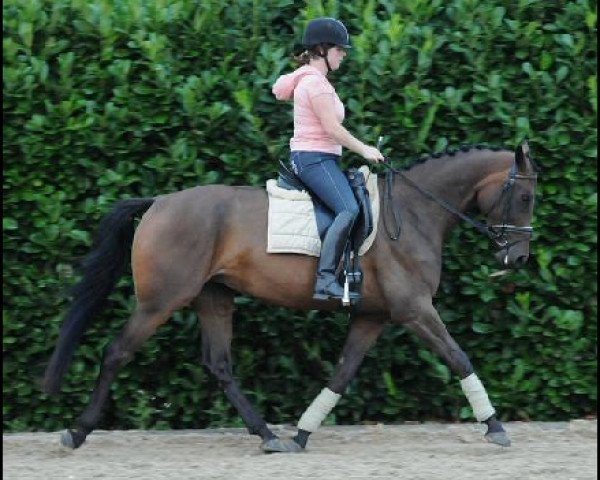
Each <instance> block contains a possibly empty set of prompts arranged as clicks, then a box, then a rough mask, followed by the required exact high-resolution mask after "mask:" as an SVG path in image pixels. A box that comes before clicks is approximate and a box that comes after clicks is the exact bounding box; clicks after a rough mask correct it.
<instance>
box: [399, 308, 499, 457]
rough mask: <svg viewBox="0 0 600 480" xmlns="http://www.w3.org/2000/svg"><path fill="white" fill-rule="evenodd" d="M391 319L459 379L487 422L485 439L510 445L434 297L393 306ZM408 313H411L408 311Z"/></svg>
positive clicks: (476, 412)
mask: <svg viewBox="0 0 600 480" xmlns="http://www.w3.org/2000/svg"><path fill="white" fill-rule="evenodd" d="M394 312H395V313H393V314H392V321H393V322H395V323H401V324H402V325H404V326H405V327H406V328H407V329H408V330H410V331H411V332H413V333H414V334H415V335H417V336H418V337H419V338H420V339H421V340H423V341H424V342H425V343H426V344H427V345H428V346H429V347H430V348H431V349H432V350H433V351H434V352H435V353H436V354H437V355H439V356H440V357H441V358H442V359H443V360H444V361H445V362H446V363H447V365H448V366H449V367H450V369H451V370H452V371H453V372H454V373H455V374H457V375H458V377H459V378H460V385H461V387H462V390H463V392H464V394H465V396H466V397H467V400H468V401H469V404H470V405H471V408H472V409H473V414H474V415H475V418H476V419H477V420H478V421H479V422H482V423H485V424H486V425H487V432H486V434H485V438H486V439H487V440H488V441H489V442H492V443H496V444H498V445H502V446H503V447H508V446H510V439H509V438H508V435H507V433H506V432H505V431H504V428H503V427H502V423H500V421H498V419H497V418H496V410H495V409H494V407H493V406H492V404H491V403H490V400H489V398H488V395H487V392H486V390H485V388H484V386H483V384H482V383H481V381H480V380H479V378H478V377H477V374H476V373H475V371H474V369H473V365H472V364H471V361H470V360H469V358H468V357H467V355H466V354H465V352H464V351H463V350H462V349H461V348H460V347H459V346H458V344H457V343H456V342H455V341H454V339H453V338H452V337H451V336H450V334H449V333H448V330H447V329H446V327H445V325H444V324H443V322H442V320H441V318H440V316H439V314H438V313H437V311H436V310H435V308H434V307H433V305H432V303H431V299H429V298H427V299H422V300H421V301H419V300H417V301H415V300H413V301H412V302H411V307H410V308H406V306H404V305H402V306H399V308H398V309H394ZM407 312H410V313H408V314H407Z"/></svg>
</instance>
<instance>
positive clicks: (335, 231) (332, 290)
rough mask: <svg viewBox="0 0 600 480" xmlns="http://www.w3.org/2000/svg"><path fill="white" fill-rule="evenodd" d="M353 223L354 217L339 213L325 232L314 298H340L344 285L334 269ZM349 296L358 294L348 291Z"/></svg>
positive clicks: (354, 296)
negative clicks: (338, 279)
mask: <svg viewBox="0 0 600 480" xmlns="http://www.w3.org/2000/svg"><path fill="white" fill-rule="evenodd" d="M353 224H354V217H353V216H352V214H351V213H349V212H342V213H340V214H339V215H338V216H337V217H336V218H335V220H334V221H333V223H332V224H331V226H330V227H329V229H328V230H327V233H326V234H325V238H324V239H323V243H322V245H321V257H320V258H319V266H318V267H317V281H316V283H315V293H314V295H313V298H314V299H315V300H327V299H329V298H342V297H343V296H344V287H342V286H341V285H340V284H339V283H338V282H337V279H336V276H335V271H336V270H337V267H338V265H339V263H340V259H341V258H342V254H343V253H344V248H345V247H346V242H347V241H348V235H349V234H350V230H351V229H352V225H353ZM350 298H351V299H356V298H359V295H358V294H356V293H354V292H350Z"/></svg>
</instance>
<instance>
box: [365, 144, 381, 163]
mask: <svg viewBox="0 0 600 480" xmlns="http://www.w3.org/2000/svg"><path fill="white" fill-rule="evenodd" d="M362 156H363V158H364V159H365V160H368V161H369V162H372V163H379V162H383V160H384V159H383V155H382V154H381V152H380V151H379V150H378V149H377V148H375V147H371V146H369V145H365V147H364V148H363V151H362Z"/></svg>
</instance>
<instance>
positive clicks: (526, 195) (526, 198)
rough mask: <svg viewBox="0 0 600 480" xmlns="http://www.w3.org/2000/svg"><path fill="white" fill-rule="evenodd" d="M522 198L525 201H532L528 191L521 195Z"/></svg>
mask: <svg viewBox="0 0 600 480" xmlns="http://www.w3.org/2000/svg"><path fill="white" fill-rule="evenodd" d="M521 200H523V201H524V202H531V195H529V194H528V193H524V194H523V195H521Z"/></svg>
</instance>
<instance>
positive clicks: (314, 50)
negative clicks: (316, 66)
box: [294, 43, 333, 65]
mask: <svg viewBox="0 0 600 480" xmlns="http://www.w3.org/2000/svg"><path fill="white" fill-rule="evenodd" d="M332 46H333V45H330V44H326V43H321V44H319V45H314V46H312V47H310V48H307V49H306V50H304V51H303V52H302V53H301V54H300V55H296V56H295V57H294V60H296V62H298V63H299V64H300V65H308V64H309V63H310V61H311V60H312V59H315V58H323V55H322V53H323V52H327V50H328V49H329V48H331V47H332Z"/></svg>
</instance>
